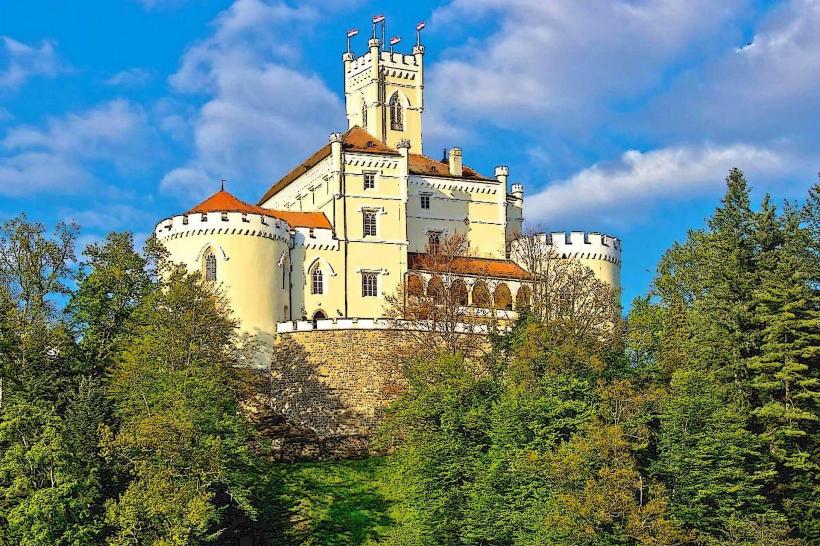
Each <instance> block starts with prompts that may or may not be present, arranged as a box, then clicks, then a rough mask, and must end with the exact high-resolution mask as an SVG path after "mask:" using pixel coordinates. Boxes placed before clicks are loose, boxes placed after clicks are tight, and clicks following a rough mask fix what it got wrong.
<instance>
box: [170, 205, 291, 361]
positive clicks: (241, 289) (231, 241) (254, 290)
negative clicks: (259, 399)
mask: <svg viewBox="0 0 820 546" xmlns="http://www.w3.org/2000/svg"><path fill="white" fill-rule="evenodd" d="M271 212H273V211H271ZM155 234H156V237H157V239H158V240H159V241H160V242H161V243H162V244H163V246H165V248H166V249H167V250H168V252H169V255H170V259H171V260H172V261H174V262H178V263H182V264H184V265H185V266H186V267H187V268H188V270H189V271H192V272H193V271H200V272H201V274H202V276H203V278H205V279H206V280H207V281H210V282H214V283H216V284H217V285H218V286H219V287H220V289H221V290H222V291H223V292H224V294H225V296H226V298H227V300H228V303H229V305H230V306H231V309H232V312H233V316H234V317H236V318H239V319H240V329H241V331H242V332H243V333H246V334H249V335H251V336H253V337H254V338H256V339H257V340H258V341H260V342H261V344H262V345H263V346H271V344H272V342H273V337H274V335H275V333H276V323H277V322H279V321H283V320H287V319H288V318H289V317H288V315H289V313H288V310H287V307H286V306H287V305H288V292H287V291H286V290H285V285H284V284H283V283H282V278H283V268H286V267H288V266H289V264H288V262H287V257H288V255H289V254H288V243H289V241H290V237H291V235H290V226H289V225H288V224H287V223H286V222H285V221H283V220H281V219H278V218H276V217H274V216H272V215H271V214H270V213H269V212H267V211H266V210H265V209H260V208H258V207H254V206H252V205H248V204H247V203H243V202H242V201H239V200H238V199H236V198H235V197H233V196H232V195H230V194H229V193H227V192H224V191H222V192H219V193H217V194H215V195H214V196H212V197H211V198H209V199H208V200H206V201H205V202H203V203H202V204H200V205H198V206H197V207H194V208H193V209H191V210H190V211H188V212H187V213H185V214H180V215H177V216H173V217H171V218H168V219H166V220H163V221H162V222H160V223H159V224H158V225H157V227H156V230H155ZM284 273H285V274H287V272H286V271H285V272H284ZM260 363H262V362H260Z"/></svg>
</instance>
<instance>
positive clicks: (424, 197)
mask: <svg viewBox="0 0 820 546" xmlns="http://www.w3.org/2000/svg"><path fill="white" fill-rule="evenodd" d="M421 208H423V209H429V208H430V194H429V193H422V194H421Z"/></svg>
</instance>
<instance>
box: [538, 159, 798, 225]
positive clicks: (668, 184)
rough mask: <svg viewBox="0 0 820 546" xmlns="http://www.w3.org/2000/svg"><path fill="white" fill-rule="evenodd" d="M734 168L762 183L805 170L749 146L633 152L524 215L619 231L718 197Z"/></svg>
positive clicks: (545, 195) (544, 196)
mask: <svg viewBox="0 0 820 546" xmlns="http://www.w3.org/2000/svg"><path fill="white" fill-rule="evenodd" d="M732 167H740V168H742V169H743V170H744V171H745V172H746V173H747V176H749V177H750V179H752V180H755V181H760V180H766V179H771V178H773V177H777V178H778V179H780V180H783V179H785V178H788V177H789V176H793V175H795V173H798V172H800V171H801V169H805V167H806V165H805V164H801V162H800V161H799V160H798V159H796V158H794V157H792V156H791V155H790V154H789V153H788V152H784V151H781V150H775V149H767V148H760V147H757V146H753V145H747V144H733V145H729V146H717V145H679V146H671V147H667V148H662V149H657V150H651V151H648V152H641V151H638V150H629V151H627V152H625V153H624V154H623V155H622V156H621V157H620V159H619V160H617V161H614V162H609V163H598V164H595V165H592V166H591V167H587V168H585V169H583V170H581V171H579V172H577V173H575V174H574V175H572V176H570V177H568V178H566V179H564V180H559V181H556V182H554V183H552V184H550V185H548V186H547V187H546V188H544V189H542V190H541V191H539V192H537V193H535V194H533V195H530V196H528V197H527V198H526V200H525V207H526V211H525V212H526V216H527V219H528V220H529V221H531V222H536V223H539V222H543V223H546V224H548V225H560V226H564V225H565V224H566V223H572V224H573V225H574V226H576V227H577V225H578V224H577V222H579V221H582V222H586V223H592V224H593V225H601V224H604V225H607V226H618V227H621V226H624V225H627V224H629V223H631V222H633V221H635V220H637V221H643V220H645V218H644V215H645V213H646V212H647V211H648V210H649V211H651V209H652V208H653V207H654V206H656V205H658V204H659V203H662V202H664V201H668V200H676V199H692V198H696V197H701V196H705V195H716V194H718V193H719V192H720V191H722V190H723V187H724V186H723V184H724V182H723V181H724V178H725V177H726V175H727V173H728V172H729V170H730V169H731V168H732ZM582 225H583V224H582ZM570 227H572V226H570Z"/></svg>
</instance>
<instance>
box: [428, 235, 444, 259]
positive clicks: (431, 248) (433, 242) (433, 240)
mask: <svg viewBox="0 0 820 546" xmlns="http://www.w3.org/2000/svg"><path fill="white" fill-rule="evenodd" d="M440 248H441V233H439V232H438V231H431V232H430V234H429V235H428V236H427V252H429V253H430V254H438V251H439V249H440Z"/></svg>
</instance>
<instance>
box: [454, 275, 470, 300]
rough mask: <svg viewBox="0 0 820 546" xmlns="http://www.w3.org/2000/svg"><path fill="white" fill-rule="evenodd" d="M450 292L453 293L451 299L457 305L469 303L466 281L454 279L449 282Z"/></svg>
mask: <svg viewBox="0 0 820 546" xmlns="http://www.w3.org/2000/svg"><path fill="white" fill-rule="evenodd" d="M450 293H451V294H452V295H453V301H454V302H456V303H458V304H459V305H461V306H463V307H466V306H467V305H468V304H469V296H468V294H469V292H468V291H467V283H465V282H464V281H463V280H461V279H454V280H453V282H452V283H450Z"/></svg>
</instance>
